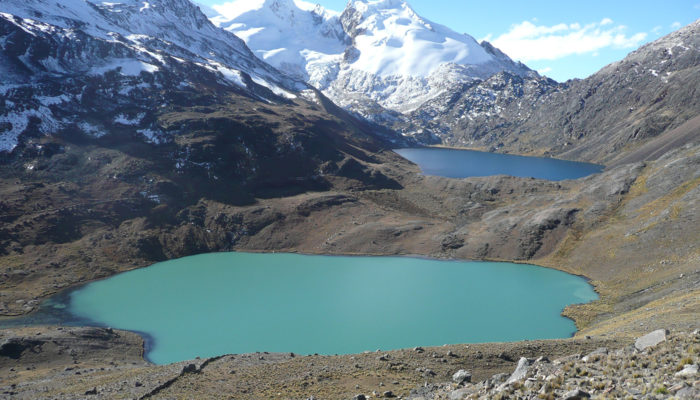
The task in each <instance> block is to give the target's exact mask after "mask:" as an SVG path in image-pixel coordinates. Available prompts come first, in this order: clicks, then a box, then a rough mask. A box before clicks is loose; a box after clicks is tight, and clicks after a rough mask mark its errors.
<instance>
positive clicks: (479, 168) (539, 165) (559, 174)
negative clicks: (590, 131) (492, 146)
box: [394, 147, 605, 181]
mask: <svg viewBox="0 0 700 400" xmlns="http://www.w3.org/2000/svg"><path fill="white" fill-rule="evenodd" d="M394 151H395V152H396V153H398V154H399V155H400V156H401V157H403V158H405V159H407V160H409V161H411V162H414V163H416V164H418V166H419V167H420V168H421V170H422V171H423V173H424V174H426V175H435V176H444V177H448V178H468V177H472V176H492V175H510V176H517V177H521V178H530V177H532V178H537V179H546V180H550V181H560V180H565V179H578V178H582V177H585V176H588V175H591V174H595V173H598V172H601V171H602V170H603V169H604V168H605V167H604V166H602V165H597V164H589V163H583V162H575V161H566V160H559V159H556V158H544V157H525V156H517V155H512V154H500V153H487V152H481V151H473V150H461V149H447V148H436V147H422V148H407V149H398V150H394Z"/></svg>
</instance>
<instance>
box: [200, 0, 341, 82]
mask: <svg viewBox="0 0 700 400" xmlns="http://www.w3.org/2000/svg"><path fill="white" fill-rule="evenodd" d="M214 9H215V10H216V11H217V12H219V14H220V15H219V16H216V17H214V18H212V22H214V24H216V25H217V26H219V27H221V28H223V29H225V30H227V31H230V32H232V33H234V34H235V35H236V36H238V37H240V38H241V39H243V40H244V41H245V42H246V44H247V45H248V47H250V48H251V49H252V50H253V52H254V53H255V55H257V56H258V57H259V58H260V59H262V60H264V61H266V62H268V63H270V64H272V65H273V66H275V67H277V68H279V69H280V70H282V71H285V72H286V73H287V74H289V75H291V76H294V77H297V78H300V79H302V80H305V81H311V80H313V79H312V75H313V72H312V71H310V70H311V69H314V68H307V66H308V65H316V66H318V65H324V66H325V65H327V64H329V63H330V64H332V63H337V62H339V60H340V59H341V57H342V54H343V52H344V51H345V48H346V47H347V45H348V44H349V43H350V39H349V38H348V37H347V35H346V34H345V32H344V31H343V28H342V26H341V24H340V22H339V19H338V15H337V14H336V13H333V12H329V11H327V10H325V9H323V8H322V7H321V6H313V5H311V4H310V3H306V2H300V1H293V0H235V1H232V2H230V3H226V4H222V5H219V6H214ZM319 68H320V69H323V68H324V67H319Z"/></svg>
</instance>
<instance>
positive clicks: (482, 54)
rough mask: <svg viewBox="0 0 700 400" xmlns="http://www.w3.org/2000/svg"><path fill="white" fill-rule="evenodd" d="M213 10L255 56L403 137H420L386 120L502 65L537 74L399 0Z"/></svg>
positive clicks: (282, 1) (270, 1)
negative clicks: (339, 8)
mask: <svg viewBox="0 0 700 400" xmlns="http://www.w3.org/2000/svg"><path fill="white" fill-rule="evenodd" d="M216 9H217V10H218V11H219V12H220V13H219V15H213V16H212V18H211V19H212V21H213V22H214V23H215V24H216V25H218V26H220V27H222V28H224V29H226V30H227V31H230V32H233V33H235V34H236V35H237V36H239V37H241V38H242V39H243V40H245V42H246V43H247V44H248V46H249V47H250V48H251V49H252V51H253V52H254V53H255V54H256V55H257V56H258V57H260V58H261V59H263V60H265V61H266V62H268V63H270V64H272V65H273V66H275V67H277V68H279V69H280V70H282V71H285V72H286V73H288V74H289V75H291V76H293V77H295V78H298V79H301V80H304V81H306V82H308V83H309V84H310V85H313V86H315V87H317V88H318V89H319V90H321V91H322V92H323V93H324V94H326V95H327V96H328V97H329V98H331V99H332V100H333V101H334V102H336V103H337V104H338V105H340V106H342V107H345V108H347V109H349V110H351V111H353V112H355V113H357V114H359V115H361V116H363V117H365V118H367V119H370V120H373V121H376V122H379V123H383V124H385V125H388V126H392V127H393V128H398V129H399V130H401V131H402V132H403V133H404V134H408V135H418V136H426V135H420V133H421V128H420V127H418V128H415V129H412V128H411V127H410V126H408V125H406V124H400V123H399V124H395V123H393V122H394V121H395V120H404V119H405V117H404V115H405V114H407V113H409V112H411V111H414V110H417V109H419V108H420V107H421V106H422V105H423V104H424V103H426V102H427V101H429V100H431V99H434V98H436V97H438V96H440V95H442V94H444V93H446V92H449V91H450V90H451V89H452V88H455V87H461V86H462V85H464V84H474V83H475V82H478V81H482V80H484V79H487V78H489V77H490V76H492V75H494V74H495V73H499V72H502V71H507V72H509V73H511V74H514V75H515V76H519V77H523V78H533V79H536V78H539V76H538V74H537V73H536V72H535V71H532V70H530V69H529V68H528V67H527V66H525V65H523V64H522V63H516V62H514V61H513V60H511V59H510V58H508V56H506V55H505V54H503V53H502V52H500V51H499V50H498V49H496V48H494V47H493V46H492V45H490V44H489V43H488V42H482V43H481V44H479V43H477V41H476V40H474V38H473V37H471V36H469V35H467V34H459V33H456V32H454V31H452V30H451V29H449V28H447V27H445V26H442V25H439V24H437V23H434V22H432V21H429V20H427V19H425V18H423V17H421V16H420V15H418V14H417V13H416V12H415V11H414V10H413V9H412V8H411V6H410V5H409V4H408V3H407V2H405V1H400V0H373V1H370V0H357V1H350V2H348V5H347V7H346V9H345V10H344V11H343V12H342V13H335V12H331V11H328V10H325V9H324V8H322V7H321V6H311V5H310V4H308V3H305V2H299V1H296V2H295V1H294V0H259V1H253V2H251V1H233V2H231V3H227V4H225V5H222V6H218V7H217V8H216ZM210 15H211V14H210ZM425 139H427V140H428V141H435V140H436V138H430V135H427V136H426V137H425Z"/></svg>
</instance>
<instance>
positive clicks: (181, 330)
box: [0, 253, 597, 364]
mask: <svg viewBox="0 0 700 400" xmlns="http://www.w3.org/2000/svg"><path fill="white" fill-rule="evenodd" d="M596 298H597V294H596V293H595V291H594V290H593V288H592V287H591V285H589V284H588V282H586V280H585V279H583V278H581V277H578V276H574V275H570V274H567V273H564V272H561V271H556V270H553V269H547V268H542V267H537V266H532V265H523V264H511V263H503V262H466V261H444V260H432V259H422V258H412V257H336V256H307V255H298V254H250V253H215V254H203V255H198V256H193V257H186V258H182V259H177V260H171V261H166V262H162V263H158V264H155V265H153V266H150V267H147V268H143V269H138V270H134V271H130V272H126V273H122V274H119V275H116V276H113V277H110V278H108V279H104V280H100V281H96V282H92V283H89V284H86V285H84V286H82V287H79V288H77V289H75V290H71V291H69V292H67V293H63V294H62V295H59V296H56V297H54V298H52V299H49V300H47V301H46V302H45V303H44V305H43V306H42V308H43V311H40V312H39V314H41V312H43V313H45V314H46V315H52V316H53V318H57V316H58V318H59V319H62V321H56V320H55V319H54V320H53V321H46V320H44V323H46V322H49V323H56V322H62V323H69V324H83V325H85V324H87V325H90V324H93V325H102V326H111V327H114V328H119V329H125V330H131V331H136V332H140V333H142V334H144V336H145V337H146V339H147V346H146V351H147V352H146V357H147V358H148V359H149V360H151V361H153V362H155V363H161V364H162V363H171V362H176V361H182V360H188V359H192V358H195V357H197V356H201V357H209V356H215V355H222V354H228V353H252V352H256V351H269V352H294V353H299V354H311V353H320V354H336V353H337V354H343V353H359V352H362V351H365V350H370V351H374V350H376V349H383V350H389V349H398V348H408V347H414V346H431V345H432V346H439V345H442V344H446V343H450V344H454V343H476V342H500V341H517V340H524V339H549V338H564V337H569V336H570V335H572V334H573V333H574V332H575V331H576V327H575V325H574V323H573V321H571V320H570V319H568V318H564V317H562V316H561V311H562V310H563V309H564V307H566V306H567V305H569V304H573V303H586V302H589V301H591V300H594V299H596ZM40 317H41V316H40V315H33V316H32V318H35V319H37V318H38V320H36V322H35V323H42V321H41V318H40ZM0 325H1V324H0Z"/></svg>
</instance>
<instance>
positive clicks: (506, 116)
mask: <svg viewBox="0 0 700 400" xmlns="http://www.w3.org/2000/svg"><path fill="white" fill-rule="evenodd" d="M698 81H700V21H696V22H694V23H692V24H690V25H688V26H687V27H684V28H682V29H680V30H679V31H677V32H674V33H671V34H670V35H668V36H665V37H663V38H661V39H659V40H656V41H655V42H652V43H649V44H647V45H645V46H642V47H641V48H640V49H638V50H636V51H634V52H632V53H631V54H630V55H628V56H627V57H626V58H625V59H624V60H622V61H619V62H615V63H613V64H610V65H608V66H607V67H605V68H603V69H602V70H600V71H599V72H598V73H596V74H594V75H592V76H590V77H589V78H586V79H583V80H572V81H568V82H565V83H562V84H557V83H556V82H553V81H550V80H547V79H545V78H539V79H529V80H528V79H522V78H520V77H518V76H514V75H512V74H509V73H500V74H497V75H495V76H493V77H491V78H489V79H487V80H485V81H483V82H479V83H477V84H475V85H465V86H464V87H463V88H461V89H458V90H455V91H452V92H449V93H444V94H443V95H441V96H438V97H437V98H435V99H432V100H431V101H429V102H427V103H426V104H424V105H423V106H422V107H421V108H420V109H418V110H415V111H414V112H412V113H410V114H409V115H410V117H409V118H410V120H411V121H413V123H414V124H422V125H423V126H425V127H426V129H428V130H431V131H433V132H435V133H436V134H438V136H439V137H440V138H441V139H442V141H443V143H445V144H448V145H453V146H464V147H477V148H483V149H487V150H492V151H493V150H500V151H508V152H515V153H533V154H548V155H556V156H558V157H563V158H569V159H577V160H593V161H598V162H604V163H614V162H615V158H616V157H618V156H619V155H620V154H621V153H624V152H627V151H631V150H634V149H636V148H638V147H639V146H641V145H642V144H643V143H645V142H647V141H648V140H649V139H651V138H655V137H660V136H663V134H665V133H669V134H668V135H667V136H664V138H663V139H661V140H660V141H659V143H656V146H657V147H663V146H664V143H669V142H671V141H675V142H676V145H678V144H682V143H685V142H687V141H689V140H693V139H697V138H698V137H700V133H699V131H698V122H697V121H695V122H693V121H691V120H692V119H693V118H694V117H697V116H698V115H700V100H699V99H700V96H699V95H698V85H696V84H695V82H698ZM686 124H688V125H686ZM674 130H675V131H674ZM672 131H673V132H672ZM649 154H651V153H649ZM658 155H659V154H657V156H658ZM645 157H646V156H644V157H638V158H637V159H636V160H640V159H645ZM629 160H632V159H631V158H628V161H629ZM636 160H635V161H636Z"/></svg>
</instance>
